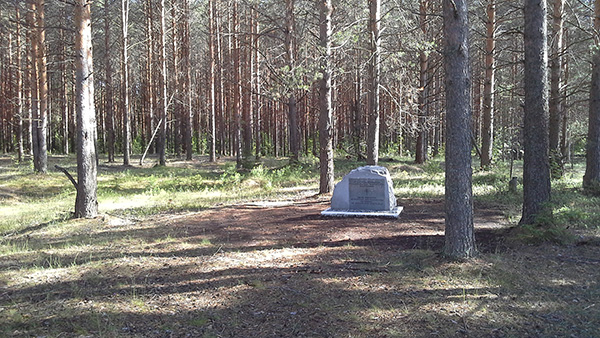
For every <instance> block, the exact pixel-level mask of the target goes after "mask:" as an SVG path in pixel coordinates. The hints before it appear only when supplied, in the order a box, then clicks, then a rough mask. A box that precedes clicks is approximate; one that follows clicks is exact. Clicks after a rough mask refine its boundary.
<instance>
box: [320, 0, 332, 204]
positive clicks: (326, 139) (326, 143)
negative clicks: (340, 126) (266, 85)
mask: <svg viewBox="0 0 600 338" xmlns="http://www.w3.org/2000/svg"><path fill="white" fill-rule="evenodd" d="M332 12H333V7H332V5H331V0H322V1H320V24H319V25H320V40H321V41H320V42H321V43H320V47H321V73H322V74H323V77H322V78H321V83H320V87H321V88H320V109H321V111H320V114H319V149H320V151H319V164H320V184H319V193H320V194H326V193H329V192H331V191H333V170H334V167H333V142H332V141H333V107H332V102H331V77H332V67H331V34H332V32H331V13H332Z"/></svg>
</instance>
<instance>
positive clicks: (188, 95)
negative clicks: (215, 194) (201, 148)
mask: <svg viewBox="0 0 600 338" xmlns="http://www.w3.org/2000/svg"><path fill="white" fill-rule="evenodd" d="M181 34H182V39H181V40H182V41H181V51H182V54H183V55H182V58H181V59H182V65H183V69H182V70H181V72H182V76H183V81H181V82H182V84H181V85H182V86H181V87H182V88H181V90H182V92H183V93H182V96H183V118H184V131H183V146H184V149H185V159H186V160H187V161H190V160H192V154H193V149H192V128H193V117H194V116H193V113H192V81H191V68H192V65H191V61H190V57H191V55H190V47H191V46H190V3H189V0H183V29H182V30H181ZM209 39H210V38H209Z"/></svg>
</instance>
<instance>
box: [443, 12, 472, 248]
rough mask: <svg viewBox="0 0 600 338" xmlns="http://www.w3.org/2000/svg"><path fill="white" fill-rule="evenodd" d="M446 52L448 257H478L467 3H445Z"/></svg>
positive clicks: (446, 235) (446, 242)
mask: <svg viewBox="0 0 600 338" xmlns="http://www.w3.org/2000/svg"><path fill="white" fill-rule="evenodd" d="M443 11H444V37H445V40H446V50H445V53H444V66H445V69H446V114H447V116H446V121H447V122H446V188H445V189H446V192H445V193H446V203H445V204H446V205H445V208H446V230H445V246H444V254H446V255H447V256H449V257H452V258H469V257H472V256H474V255H475V254H476V251H477V249H476V247H475V236H474V230H473V202H472V194H473V193H472V169H471V75H470V72H469V41H468V34H469V21H468V17H467V2H466V0H454V1H452V0H444V1H443Z"/></svg>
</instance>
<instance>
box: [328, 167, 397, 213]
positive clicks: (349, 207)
mask: <svg viewBox="0 0 600 338" xmlns="http://www.w3.org/2000/svg"><path fill="white" fill-rule="evenodd" d="M401 211H402V207H398V206H397V205H396V197H395V196H394V188H393V184H392V179H391V177H390V174H389V172H388V170H387V169H386V168H385V167H380V166H365V167H360V168H357V169H354V170H352V171H351V172H350V173H349V174H348V175H346V176H345V177H344V178H343V179H342V180H341V181H340V182H339V183H338V184H336V186H335V188H334V190H333V197H332V198H331V208H329V209H327V210H325V211H323V212H322V213H321V214H322V215H324V216H382V217H398V215H399V214H400V212H401Z"/></svg>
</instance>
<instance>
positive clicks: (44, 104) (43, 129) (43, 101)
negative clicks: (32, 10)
mask: <svg viewBox="0 0 600 338" xmlns="http://www.w3.org/2000/svg"><path fill="white" fill-rule="evenodd" d="M45 5H46V4H45V0H37V3H36V10H37V13H36V35H37V37H36V43H37V60H36V62H37V81H38V84H37V86H38V88H37V89H38V128H37V142H38V154H37V161H36V162H37V163H38V165H37V168H36V169H37V171H38V172H40V173H44V174H45V173H46V172H47V171H48V148H47V135H48V71H47V66H46V63H47V62H46V26H45V25H46V23H45V21H46V20H45Z"/></svg>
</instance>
